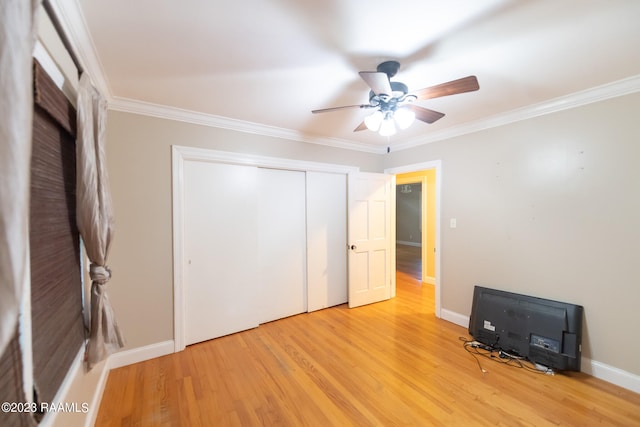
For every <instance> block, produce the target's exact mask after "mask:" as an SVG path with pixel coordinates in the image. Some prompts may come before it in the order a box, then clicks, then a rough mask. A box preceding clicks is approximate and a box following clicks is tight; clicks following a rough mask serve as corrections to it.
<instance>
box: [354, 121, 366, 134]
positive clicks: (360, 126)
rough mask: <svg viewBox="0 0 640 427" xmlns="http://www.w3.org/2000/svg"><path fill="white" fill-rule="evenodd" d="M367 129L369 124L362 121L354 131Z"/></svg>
mask: <svg viewBox="0 0 640 427" xmlns="http://www.w3.org/2000/svg"><path fill="white" fill-rule="evenodd" d="M366 129H367V125H365V124H364V122H362V123H360V124H359V125H358V127H357V128H355V129H354V130H353V131H354V132H359V131H361V130H366Z"/></svg>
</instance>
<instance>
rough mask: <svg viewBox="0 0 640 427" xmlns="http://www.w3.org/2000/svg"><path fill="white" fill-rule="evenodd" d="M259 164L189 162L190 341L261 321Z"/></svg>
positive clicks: (187, 254)
mask: <svg viewBox="0 0 640 427" xmlns="http://www.w3.org/2000/svg"><path fill="white" fill-rule="evenodd" d="M257 183H258V169H257V168H255V167H251V166H238V165H228V164H222V163H209V162H199V161H186V162H185V164H184V255H185V256H184V263H185V265H184V274H185V279H184V280H185V293H184V295H185V305H184V306H185V314H184V319H185V344H187V345H188V344H193V343H196V342H200V341H205V340H209V339H212V338H216V337H220V336H223V335H228V334H231V333H234V332H238V331H242V330H245V329H250V328H254V327H256V326H258V323H259V318H258V315H257V312H256V305H255V301H256V298H255V284H256V282H257V277H258V274H257V262H256V260H257V258H258V240H257V238H256V236H257V234H258V218H257V209H258V184H257Z"/></svg>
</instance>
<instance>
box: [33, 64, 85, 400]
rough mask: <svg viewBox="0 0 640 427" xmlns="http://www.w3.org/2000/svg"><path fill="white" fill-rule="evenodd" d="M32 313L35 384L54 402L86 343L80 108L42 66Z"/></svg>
mask: <svg viewBox="0 0 640 427" xmlns="http://www.w3.org/2000/svg"><path fill="white" fill-rule="evenodd" d="M34 104H35V105H34V115H33V149H32V158H31V202H30V203H31V205H30V224H29V227H30V236H29V244H30V250H31V313H32V335H33V364H34V384H35V387H36V389H37V391H38V396H39V400H40V401H43V402H51V401H53V400H54V397H55V394H56V392H57V391H58V388H59V387H60V384H61V383H62V381H63V380H64V377H65V375H66V374H67V372H68V371H69V368H70V366H71V364H72V362H73V360H74V358H75V356H76V355H77V354H78V351H79V349H80V347H81V346H82V343H83V340H84V323H83V316H82V283H81V272H80V238H79V234H78V229H77V226H76V161H75V158H76V155H75V129H76V124H75V109H74V108H73V106H72V105H71V104H70V103H69V101H68V100H67V99H66V97H65V96H64V94H63V93H62V92H61V91H60V90H59V89H58V88H57V87H56V85H55V84H54V82H53V81H51V79H50V78H49V76H48V75H47V74H46V72H44V70H43V69H42V68H41V67H40V65H39V64H38V63H37V62H35V64H34Z"/></svg>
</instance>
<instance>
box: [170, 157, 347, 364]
mask: <svg viewBox="0 0 640 427" xmlns="http://www.w3.org/2000/svg"><path fill="white" fill-rule="evenodd" d="M187 161H195V162H206V163H227V164H233V165H245V166H255V167H262V168H270V169H284V170H291V171H301V172H330V173H344V174H349V173H353V172H359V171H360V168H359V167H356V166H345V165H337V164H332V163H319V162H309V161H304V160H293V159H284V158H278V157H267V156H259V155H252V154H242V153H234V152H229V151H218V150H211V149H207V148H195V147H185V146H180V145H172V146H171V186H172V227H173V340H174V352H176V353H177V352H179V351H182V350H184V349H185V341H186V340H185V327H186V322H185V318H184V313H185V306H184V305H185V297H184V292H185V283H184V262H185V254H184V167H185V166H184V165H185V162H187Z"/></svg>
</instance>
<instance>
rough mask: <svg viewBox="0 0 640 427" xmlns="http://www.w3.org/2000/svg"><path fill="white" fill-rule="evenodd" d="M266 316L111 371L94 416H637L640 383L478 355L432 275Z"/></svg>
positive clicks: (307, 420)
mask: <svg viewBox="0 0 640 427" xmlns="http://www.w3.org/2000/svg"><path fill="white" fill-rule="evenodd" d="M397 286H398V290H397V297H396V298H394V299H391V300H389V301H385V302H381V303H377V304H372V305H368V306H364V307H360V308H356V309H351V310H350V309H349V308H347V307H346V306H344V305H342V306H338V307H334V308H329V309H325V310H322V311H318V312H314V313H308V314H302V315H298V316H293V317H290V318H286V319H282V320H278V321H275V322H271V323H267V324H264V325H261V326H260V327H258V328H256V329H252V330H249V331H245V332H242V333H238V334H234V335H230V336H226V337H222V338H218V339H215V340H212V341H209V342H204V343H201V344H196V345H193V346H190V347H188V348H187V349H186V350H185V351H183V352H180V353H177V354H172V355H168V356H164V357H160V358H157V359H153V360H149V361H146V362H143V363H138V364H135V365H131V366H127V367H123V368H119V369H116V370H113V371H111V373H110V374H109V379H108V382H107V385H106V389H105V392H104V396H103V399H102V404H101V407H100V411H99V414H98V418H97V423H96V426H133V425H136V426H275V425H278V426H400V425H403V426H431V425H434V426H439V425H442V426H452V425H455V426H457V425H460V426H475V425H487V426H489V425H491V426H495V425H504V426H519V425H528V426H546V425H575V426H588V425H607V426H615V425H618V426H634V425H636V426H637V425H640V395H638V394H636V393H632V392H630V391H627V390H625V389H622V388H619V387H616V386H614V385H611V384H608V383H606V382H604V381H601V380H598V379H595V378H593V377H591V376H589V375H586V374H583V373H568V374H556V375H554V376H549V375H544V374H536V373H532V372H529V371H526V370H524V369H518V368H515V367H510V366H506V365H504V364H499V363H496V362H492V361H491V360H485V359H482V360H481V365H482V367H483V368H484V369H485V370H486V371H487V372H486V373H482V372H481V370H480V367H479V365H478V362H477V361H476V360H475V359H474V358H473V356H471V355H470V354H469V353H467V352H466V351H465V350H464V348H463V345H462V342H461V341H460V339H459V337H467V333H466V330H465V329H464V328H462V327H459V326H456V325H454V324H452V323H449V322H446V321H443V320H439V319H437V318H435V316H434V312H433V306H434V301H433V287H432V286H429V285H423V286H420V285H419V282H418V281H417V280H416V279H414V278H412V277H411V276H409V275H406V274H404V273H401V272H400V273H398V280H397Z"/></svg>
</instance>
